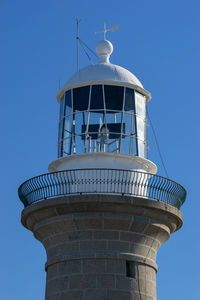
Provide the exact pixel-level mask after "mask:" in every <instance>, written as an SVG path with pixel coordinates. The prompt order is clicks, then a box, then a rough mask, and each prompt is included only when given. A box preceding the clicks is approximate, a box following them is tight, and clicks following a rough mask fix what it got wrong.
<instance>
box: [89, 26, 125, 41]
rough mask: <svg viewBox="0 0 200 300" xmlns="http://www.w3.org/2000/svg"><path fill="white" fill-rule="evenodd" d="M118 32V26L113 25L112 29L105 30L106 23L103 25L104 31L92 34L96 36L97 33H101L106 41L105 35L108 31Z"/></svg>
mask: <svg viewBox="0 0 200 300" xmlns="http://www.w3.org/2000/svg"><path fill="white" fill-rule="evenodd" d="M118 30H119V24H118V25H113V26H112V27H110V28H106V23H104V29H103V30H100V31H96V32H94V34H97V33H100V32H103V33H104V40H106V33H107V32H108V31H112V32H114V31H118Z"/></svg>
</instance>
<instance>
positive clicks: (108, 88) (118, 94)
mask: <svg viewBox="0 0 200 300" xmlns="http://www.w3.org/2000/svg"><path fill="white" fill-rule="evenodd" d="M104 93H105V103H106V109H109V110H122V108H123V96H124V87H121V86H112V85H104Z"/></svg>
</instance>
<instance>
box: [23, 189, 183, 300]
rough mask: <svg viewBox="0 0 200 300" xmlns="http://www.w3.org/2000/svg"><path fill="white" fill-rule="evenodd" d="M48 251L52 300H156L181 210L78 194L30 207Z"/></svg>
mask: <svg viewBox="0 0 200 300" xmlns="http://www.w3.org/2000/svg"><path fill="white" fill-rule="evenodd" d="M22 223H23V225H24V226H25V227H27V228H28V229H30V230H31V231H33V233H34V236H35V237H36V239H38V240H39V241H41V243H42V244H43V245H44V247H45V249H46V253H47V262H46V266H45V269H46V272H47V279H46V296H45V299H46V300H156V272H157V265H156V254H157V251H158V249H159V247H160V246H161V245H162V243H164V242H165V241H166V240H167V239H168V238H169V237H170V234H171V233H173V232H174V231H176V230H178V229H179V228H180V227H181V225H182V215H181V213H180V211H179V210H177V209H176V208H175V207H172V206H170V205H167V204H164V203H160V202H156V201H151V200H148V199H144V198H138V197H137V198H134V197H129V196H119V195H115V196H113V195H77V196H68V197H67V196H66V197H59V198H53V199H48V200H43V201H41V202H38V203H36V204H33V205H31V206H28V207H27V208H25V209H24V211H23V213H22Z"/></svg>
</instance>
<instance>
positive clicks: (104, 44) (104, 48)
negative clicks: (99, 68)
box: [94, 23, 119, 63]
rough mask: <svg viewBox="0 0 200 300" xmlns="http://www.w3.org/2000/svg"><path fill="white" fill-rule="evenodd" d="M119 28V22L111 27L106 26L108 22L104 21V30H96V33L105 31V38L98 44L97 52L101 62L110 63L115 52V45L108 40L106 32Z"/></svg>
mask: <svg viewBox="0 0 200 300" xmlns="http://www.w3.org/2000/svg"><path fill="white" fill-rule="evenodd" d="M118 30H119V24H118V25H113V26H112V27H110V28H106V23H104V29H103V30H100V31H96V32H94V34H97V33H100V32H103V33H104V40H102V41H100V42H98V44H97V45H96V52H97V54H98V57H99V62H100V63H109V58H110V55H111V54H112V52H113V45H112V43H111V42H110V41H108V40H106V33H107V32H108V31H112V32H114V31H118Z"/></svg>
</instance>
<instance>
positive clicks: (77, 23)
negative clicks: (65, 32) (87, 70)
mask: <svg viewBox="0 0 200 300" xmlns="http://www.w3.org/2000/svg"><path fill="white" fill-rule="evenodd" d="M80 21H81V20H78V18H76V43H77V44H76V45H77V72H78V71H79V47H78V43H79V23H80Z"/></svg>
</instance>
